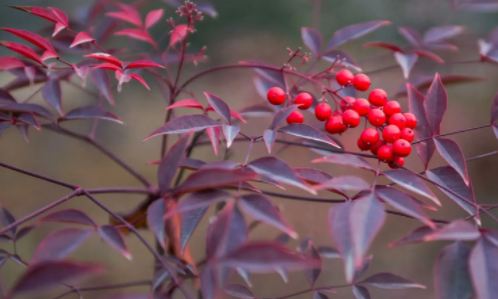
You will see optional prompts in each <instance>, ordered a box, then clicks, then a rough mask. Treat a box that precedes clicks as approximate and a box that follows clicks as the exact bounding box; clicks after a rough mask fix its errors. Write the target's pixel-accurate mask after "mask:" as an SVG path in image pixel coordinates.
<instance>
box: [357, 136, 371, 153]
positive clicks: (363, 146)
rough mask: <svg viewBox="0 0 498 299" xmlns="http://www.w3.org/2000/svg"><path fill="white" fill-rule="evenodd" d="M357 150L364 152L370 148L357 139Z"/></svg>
mask: <svg viewBox="0 0 498 299" xmlns="http://www.w3.org/2000/svg"><path fill="white" fill-rule="evenodd" d="M357 144H358V148H359V149H360V150H362V151H366V150H368V149H369V148H370V146H369V145H368V144H366V143H365V142H363V140H361V138H358V142H357Z"/></svg>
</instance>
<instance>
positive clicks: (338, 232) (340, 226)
mask: <svg viewBox="0 0 498 299" xmlns="http://www.w3.org/2000/svg"><path fill="white" fill-rule="evenodd" d="M352 208H353V202H351V201H347V202H345V203H340V204H336V205H334V206H332V207H331V208H330V210H329V215H328V225H329V230H330V233H331V236H332V240H334V242H335V244H336V245H337V249H338V250H339V253H340V254H341V257H342V260H343V262H344V272H345V276H346V281H347V282H352V281H353V275H354V270H355V261H354V259H355V256H354V247H353V246H354V245H353V239H352V234H353V233H352V228H351V220H350V218H351V217H350V215H351V210H352Z"/></svg>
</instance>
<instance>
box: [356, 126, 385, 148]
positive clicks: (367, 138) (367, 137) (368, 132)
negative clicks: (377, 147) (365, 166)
mask: <svg viewBox="0 0 498 299" xmlns="http://www.w3.org/2000/svg"><path fill="white" fill-rule="evenodd" d="M379 138H380V134H379V132H377V129H375V128H366V129H365V130H363V132H361V135H360V139H361V141H362V142H363V143H365V144H366V145H374V144H376V143H377V141H379Z"/></svg>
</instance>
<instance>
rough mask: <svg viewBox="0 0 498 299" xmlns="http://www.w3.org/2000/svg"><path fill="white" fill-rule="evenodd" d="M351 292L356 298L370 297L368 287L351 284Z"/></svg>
mask: <svg viewBox="0 0 498 299" xmlns="http://www.w3.org/2000/svg"><path fill="white" fill-rule="evenodd" d="M353 294H354V296H355V298H356V299H372V297H370V293H369V292H368V289H367V288H365V287H362V286H357V285H353Z"/></svg>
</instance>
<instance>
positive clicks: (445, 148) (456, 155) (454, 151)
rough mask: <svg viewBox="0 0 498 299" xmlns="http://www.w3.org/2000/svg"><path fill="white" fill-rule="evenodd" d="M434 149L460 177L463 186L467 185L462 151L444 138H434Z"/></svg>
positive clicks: (451, 141) (465, 165)
mask: <svg viewBox="0 0 498 299" xmlns="http://www.w3.org/2000/svg"><path fill="white" fill-rule="evenodd" d="M434 143H435V144H436V149H437V151H438V152H439V154H440V155H441V157H443V159H444V160H446V162H448V164H449V165H450V166H451V167H453V169H455V170H456V171H457V172H458V174H459V175H460V176H461V177H462V179H463V180H464V182H465V184H467V185H469V176H468V174H467V164H466V163H465V157H464V156H463V152H462V149H461V148H460V146H458V144H457V143H456V142H455V141H453V140H451V139H446V138H439V137H438V138H434Z"/></svg>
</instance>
